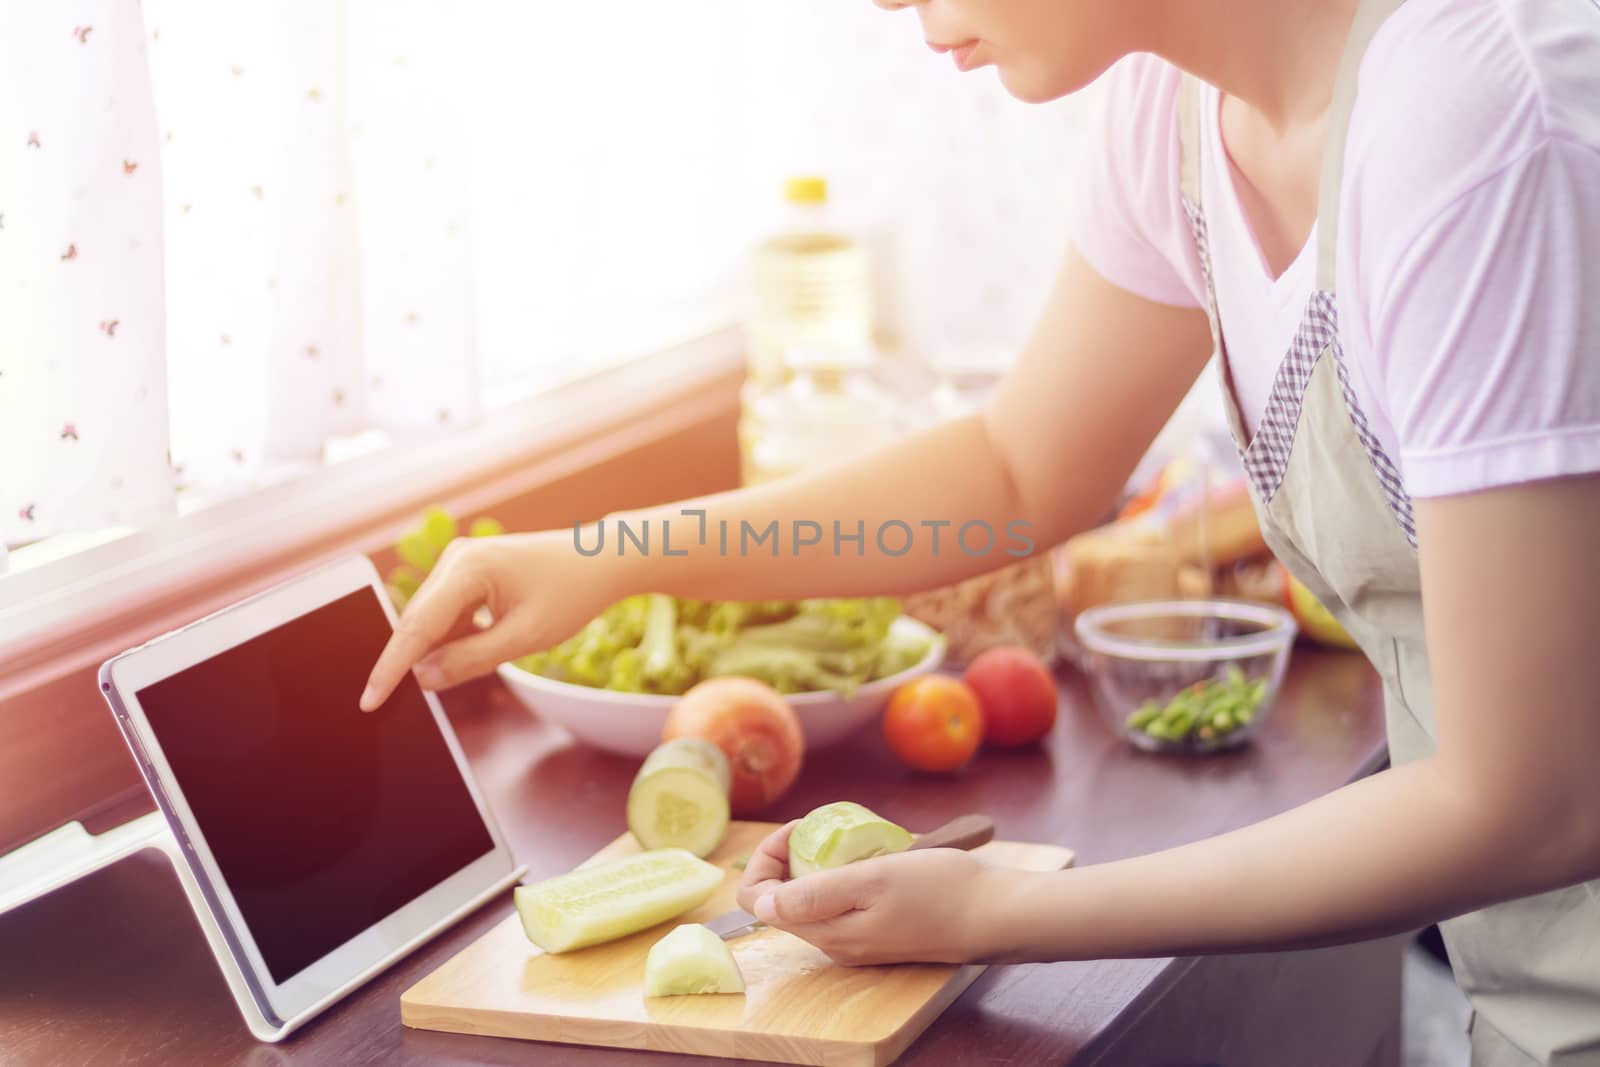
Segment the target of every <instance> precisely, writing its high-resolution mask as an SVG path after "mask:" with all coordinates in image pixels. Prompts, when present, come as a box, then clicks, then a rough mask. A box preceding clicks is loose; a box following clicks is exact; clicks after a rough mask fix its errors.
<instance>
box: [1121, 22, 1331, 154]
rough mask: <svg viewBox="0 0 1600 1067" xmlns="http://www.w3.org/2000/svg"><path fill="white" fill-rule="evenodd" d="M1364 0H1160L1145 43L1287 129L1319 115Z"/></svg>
mask: <svg viewBox="0 0 1600 1067" xmlns="http://www.w3.org/2000/svg"><path fill="white" fill-rule="evenodd" d="M1357 6H1358V0H1157V2H1152V3H1151V4H1150V8H1149V14H1150V16H1152V17H1150V18H1148V19H1147V20H1146V29H1147V31H1148V33H1147V35H1146V36H1147V38H1148V39H1147V40H1145V41H1143V42H1141V45H1140V48H1139V50H1140V51H1149V52H1154V53H1156V54H1157V55H1160V56H1161V57H1162V58H1164V59H1166V60H1168V61H1169V62H1171V63H1173V64H1174V65H1176V66H1178V67H1179V68H1181V69H1183V70H1186V71H1188V72H1189V73H1191V74H1193V75H1195V76H1196V77H1198V78H1201V79H1203V80H1205V81H1207V82H1210V83H1211V84H1212V85H1215V86H1216V87H1217V88H1218V89H1220V90H1222V92H1223V93H1224V94H1226V95H1228V96H1233V97H1237V98H1238V99H1239V100H1241V101H1242V102H1244V103H1245V104H1247V105H1248V106H1249V107H1250V109H1251V110H1252V111H1254V112H1256V113H1257V115H1258V116H1259V117H1260V119H1261V120H1262V121H1264V122H1265V123H1267V124H1268V125H1269V126H1271V127H1273V128H1275V129H1277V130H1278V131H1279V132H1284V131H1287V130H1288V129H1290V128H1292V127H1296V126H1300V125H1303V124H1305V123H1308V122H1315V121H1319V120H1320V119H1321V117H1322V115H1323V114H1324V113H1325V112H1326V111H1327V109H1328V103H1329V101H1330V100H1331V99H1332V97H1333V83H1334V79H1335V76H1336V75H1337V74H1338V69H1339V58H1340V56H1341V55H1342V54H1343V52H1344V43H1345V38H1346V37H1347V36H1349V33H1350V24H1351V22H1352V21H1353V20H1354V18H1355V13H1356V7H1357Z"/></svg>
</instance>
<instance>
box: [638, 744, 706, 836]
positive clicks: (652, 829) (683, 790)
mask: <svg viewBox="0 0 1600 1067" xmlns="http://www.w3.org/2000/svg"><path fill="white" fill-rule="evenodd" d="M729 781H730V774H729V768H728V757H726V756H724V755H723V754H722V750H721V749H720V748H718V747H717V746H716V745H713V744H712V743H711V742H710V741H706V740H704V739H702V738H698V737H680V738H677V739H676V740H672V741H668V742H666V743H665V744H663V745H659V746H657V748H656V750H655V751H654V752H652V753H650V756H649V758H647V759H646V760H645V761H644V766H642V767H640V768H639V773H638V774H637V775H636V776H635V777H634V779H633V787H632V788H631V789H629V790H628V829H629V830H632V831H633V836H634V837H635V838H636V839H637V840H638V842H639V847H640V848H647V849H650V848H681V849H686V850H687V851H689V852H692V853H694V854H695V855H696V856H701V857H704V856H709V855H710V854H711V851H712V850H713V849H715V848H716V847H717V846H718V845H720V844H721V843H722V838H723V835H724V834H726V833H727V832H728V783H729Z"/></svg>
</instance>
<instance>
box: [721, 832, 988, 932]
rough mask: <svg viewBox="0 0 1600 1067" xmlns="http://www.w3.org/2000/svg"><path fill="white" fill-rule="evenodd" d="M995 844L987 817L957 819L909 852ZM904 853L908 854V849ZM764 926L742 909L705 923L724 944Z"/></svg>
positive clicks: (922, 837)
mask: <svg viewBox="0 0 1600 1067" xmlns="http://www.w3.org/2000/svg"><path fill="white" fill-rule="evenodd" d="M993 840H994V820H993V819H991V818H989V817H988V816H987V815H959V816H957V817H956V818H954V819H951V820H950V821H949V822H947V823H945V824H944V825H943V826H941V827H939V828H938V829H937V830H929V831H928V832H927V833H925V834H918V835H917V839H916V840H915V841H913V842H911V848H912V849H916V848H959V849H968V850H970V849H974V848H977V847H978V846H979V845H986V844H988V843H989V842H990V841H993ZM906 851H908V852H909V851H911V849H907V850H906ZM765 925H767V924H766V923H764V922H762V921H761V920H760V919H758V918H756V917H755V916H754V915H751V914H750V913H749V912H748V911H745V910H744V909H743V908H735V909H734V910H733V911H730V912H725V913H724V914H722V915H718V916H717V917H716V918H715V919H712V920H711V921H710V922H708V923H706V927H707V928H708V929H710V931H711V932H712V933H714V934H716V935H717V936H718V937H720V938H722V940H724V941H732V940H733V939H734V938H736V937H743V936H744V935H745V934H748V933H753V932H755V931H756V930H759V929H761V927H763V926H765Z"/></svg>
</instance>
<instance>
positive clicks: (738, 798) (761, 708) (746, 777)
mask: <svg viewBox="0 0 1600 1067" xmlns="http://www.w3.org/2000/svg"><path fill="white" fill-rule="evenodd" d="M675 737H700V738H704V739H705V740H707V741H710V742H711V743H712V744H714V745H716V746H717V747H718V748H720V749H722V753H723V755H725V756H727V757H728V769H729V771H730V772H731V777H732V783H731V788H730V789H729V791H728V806H729V807H730V808H731V809H732V810H733V814H735V815H745V814H748V813H750V812H753V811H759V810H760V809H762V808H764V807H766V806H767V805H768V804H771V803H772V802H773V801H774V800H777V799H778V798H779V797H780V796H782V795H783V793H784V792H785V791H786V790H787V789H788V788H789V787H790V786H791V785H793V784H794V780H795V778H796V777H797V776H798V775H799V774H800V763H801V760H802V758H803V757H804V756H805V751H806V740H805V736H804V735H803V734H802V733H801V732H800V720H799V719H798V718H796V717H795V713H794V709H793V708H791V707H790V706H789V702H788V701H787V700H785V699H783V697H782V696H781V695H780V694H779V693H778V691H777V690H775V689H773V688H772V687H771V686H769V685H766V684H765V683H763V682H758V681H756V680H755V679H754V678H732V677H730V678H708V679H706V680H705V681H703V682H701V683H700V684H699V685H697V686H695V687H694V688H693V689H690V690H689V691H688V692H687V693H685V694H683V696H682V697H680V698H679V700H678V702H677V703H676V704H674V705H673V706H672V711H671V712H669V713H668V714H667V723H666V726H665V727H664V728H663V729H662V731H661V739H662V740H663V741H670V740H672V739H673V738H675Z"/></svg>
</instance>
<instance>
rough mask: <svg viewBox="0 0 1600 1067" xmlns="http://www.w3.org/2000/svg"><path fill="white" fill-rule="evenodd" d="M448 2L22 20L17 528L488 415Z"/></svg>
mask: <svg viewBox="0 0 1600 1067" xmlns="http://www.w3.org/2000/svg"><path fill="white" fill-rule="evenodd" d="M443 14H444V9H443V8H442V7H440V6H439V5H434V4H428V3H410V4H396V3H386V4H381V5H380V4H377V3H360V2H352V3H344V2H339V0H335V2H327V0H315V2H314V0H283V2H277V3H273V4H251V5H235V4H209V5H208V4H198V3H193V2H191V0H147V2H146V3H145V4H143V6H142V8H141V6H140V5H139V4H137V3H133V2H131V0H98V2H88V3H80V4H73V5H67V4H27V5H24V4H10V5H5V9H4V14H3V15H0V71H3V73H0V116H3V118H0V141H3V145H0V226H3V227H4V231H3V232H0V292H4V293H5V294H6V297H7V299H6V301H5V306H4V310H3V311H0V455H4V456H6V457H9V460H8V461H7V462H5V466H4V471H5V477H4V479H3V481H0V490H3V493H4V498H5V500H4V502H5V505H6V509H5V513H4V514H3V515H0V530H3V540H5V541H8V542H11V543H17V542H20V541H27V540H32V539H35V538H39V537H43V536H47V535H49V534H51V533H56V532H60V531H62V530H68V529H74V528H95V527H100V526H135V525H144V524H147V523H150V522H153V521H156V520H158V519H160V518H161V517H164V516H166V515H169V514H171V513H172V511H173V507H174V499H175V497H174V487H175V486H176V485H184V486H188V487H192V488H195V489H198V490H205V489H209V488H213V487H219V486H228V487H232V488H234V489H237V488H238V487H240V486H241V485H248V484H250V483H251V482H252V481H259V480H264V479H270V478H272V477H274V476H277V475H278V474H279V473H281V472H283V471H292V470H297V469H302V468H303V467H304V466H305V465H306V464H310V463H315V462H317V461H318V459H319V457H320V455H321V450H322V448H323V445H324V443H325V442H326V441H327V439H328V438H329V436H330V435H332V434H338V433H349V432H354V431H357V430H361V429H364V428H368V427H373V426H376V427H380V428H384V429H390V430H394V431H399V432H414V431H419V430H428V429H434V428H438V427H441V426H451V425H465V424H468V423H470V422H471V421H473V419H475V418H476V416H477V412H478V396H479V389H478V382H477V374H476V364H475V350H474V343H473V330H472V315H471V309H470V280H469V279H470V273H471V272H470V270H469V265H468V262H467V248H468V235H467V214H466V208H465V192H464V189H465V164H464V161H463V159H462V153H461V144H460V140H461V138H460V128H461V127H460V122H459V119H458V116H457V113H456V112H455V111H454V110H453V108H452V102H453V97H452V95H451V94H450V93H449V92H448V91H446V87H445V81H446V79H447V78H448V76H449V63H450V58H449V57H450V48H451V44H452V40H453V37H452V34H451V30H450V25H449V23H448V22H447V20H445V19H444V17H443ZM169 396H170V397H172V398H174V400H175V403H174V404H173V405H172V410H171V411H170V412H169V408H168V398H169Z"/></svg>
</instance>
